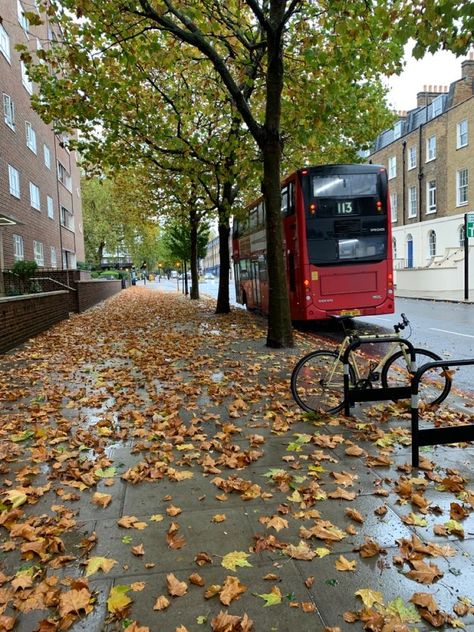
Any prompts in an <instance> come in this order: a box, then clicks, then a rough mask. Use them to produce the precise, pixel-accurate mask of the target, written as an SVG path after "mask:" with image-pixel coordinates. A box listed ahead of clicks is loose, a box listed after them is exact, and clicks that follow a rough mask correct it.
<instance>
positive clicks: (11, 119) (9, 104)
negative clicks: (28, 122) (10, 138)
mask: <svg viewBox="0 0 474 632" xmlns="http://www.w3.org/2000/svg"><path fill="white" fill-rule="evenodd" d="M3 120H4V121H5V123H6V124H7V125H8V127H9V128H10V129H12V130H13V131H15V103H14V102H13V99H12V98H11V96H10V95H9V94H6V93H5V92H4V93H3Z"/></svg>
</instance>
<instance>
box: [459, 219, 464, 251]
mask: <svg viewBox="0 0 474 632" xmlns="http://www.w3.org/2000/svg"><path fill="white" fill-rule="evenodd" d="M465 231H466V228H465V226H464V224H461V226H460V227H459V229H458V235H459V247H460V248H464V235H465Z"/></svg>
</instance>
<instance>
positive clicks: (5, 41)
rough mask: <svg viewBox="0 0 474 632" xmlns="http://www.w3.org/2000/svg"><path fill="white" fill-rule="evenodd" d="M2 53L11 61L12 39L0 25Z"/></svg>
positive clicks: (0, 49) (0, 48) (0, 50)
mask: <svg viewBox="0 0 474 632" xmlns="http://www.w3.org/2000/svg"><path fill="white" fill-rule="evenodd" d="M0 53H2V54H3V56H4V57H5V59H6V60H7V61H8V62H9V61H10V38H9V36H8V33H7V32H6V31H5V29H4V28H3V26H2V25H1V24H0Z"/></svg>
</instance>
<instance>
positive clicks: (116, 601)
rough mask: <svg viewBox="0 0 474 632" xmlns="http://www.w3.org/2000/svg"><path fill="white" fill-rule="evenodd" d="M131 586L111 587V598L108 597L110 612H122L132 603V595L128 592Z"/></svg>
mask: <svg viewBox="0 0 474 632" xmlns="http://www.w3.org/2000/svg"><path fill="white" fill-rule="evenodd" d="M130 588H131V587H130V586H125V585H122V586H114V587H113V588H111V590H110V593H109V598H108V599H107V609H108V611H109V612H113V613H115V612H122V610H125V608H126V607H127V606H128V605H129V604H131V603H132V600H131V599H130V597H128V596H127V592H128V591H129V590H130Z"/></svg>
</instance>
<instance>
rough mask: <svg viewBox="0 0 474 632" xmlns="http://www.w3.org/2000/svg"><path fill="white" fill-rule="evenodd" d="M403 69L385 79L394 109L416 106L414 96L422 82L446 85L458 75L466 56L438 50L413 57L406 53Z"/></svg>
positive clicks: (420, 90)
mask: <svg viewBox="0 0 474 632" xmlns="http://www.w3.org/2000/svg"><path fill="white" fill-rule="evenodd" d="M405 58H406V66H405V70H404V71H403V72H402V74H401V75H399V76H397V77H395V76H394V77H391V78H390V79H388V86H389V88H390V92H389V95H388V99H389V103H390V104H391V106H392V107H393V109H395V110H412V109H413V108H415V107H416V95H417V93H418V92H422V91H423V86H425V85H436V86H439V85H443V86H449V84H450V83H452V82H453V81H456V80H457V79H460V78H461V63H462V61H463V60H464V59H466V57H456V56H455V55H453V53H449V52H447V51H440V52H438V53H435V54H434V55H431V54H428V55H426V56H425V57H423V59H420V60H416V59H414V58H413V57H411V54H409V53H407V55H406V57H405Z"/></svg>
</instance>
